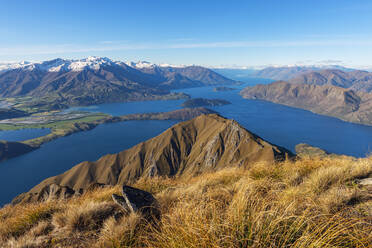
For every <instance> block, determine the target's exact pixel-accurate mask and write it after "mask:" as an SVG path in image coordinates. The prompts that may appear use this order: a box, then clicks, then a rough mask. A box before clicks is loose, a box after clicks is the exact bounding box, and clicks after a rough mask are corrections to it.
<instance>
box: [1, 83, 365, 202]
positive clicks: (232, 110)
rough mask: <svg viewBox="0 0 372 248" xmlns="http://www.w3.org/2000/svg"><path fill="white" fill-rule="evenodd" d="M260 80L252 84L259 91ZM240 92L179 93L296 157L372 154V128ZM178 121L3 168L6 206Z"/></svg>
mask: <svg viewBox="0 0 372 248" xmlns="http://www.w3.org/2000/svg"><path fill="white" fill-rule="evenodd" d="M257 82H260V83H265V82H268V81H263V80H257V81H252V82H249V85H253V84H255V83H257ZM234 87H235V88H236V90H233V91H224V92H214V91H213V87H203V88H192V89H185V90H179V91H181V92H185V93H187V94H190V95H191V96H192V97H204V98H221V99H226V100H228V101H230V102H231V103H232V104H230V105H225V106H218V107H213V109H214V110H216V111H218V112H219V113H220V114H221V115H223V116H225V117H227V118H232V119H235V120H236V121H238V122H239V123H240V124H241V125H242V126H243V127H245V128H246V129H248V130H250V131H251V132H254V133H255V134H257V135H259V136H261V137H262V138H264V139H266V140H268V141H269V142H272V143H274V144H277V145H280V146H284V147H286V148H288V149H290V150H292V151H294V147H295V145H296V144H299V143H308V144H311V145H314V146H318V147H321V148H323V149H326V150H328V151H330V152H333V153H338V154H347V155H352V156H357V157H363V156H365V155H366V154H367V153H369V151H370V148H371V149H372V127H369V126H363V125H357V124H351V123H347V122H343V121H341V120H338V119H335V118H331V117H326V116H320V115H316V114H313V113H311V112H309V111H305V110H301V109H295V108H291V107H286V106H282V105H278V104H273V103H270V102H265V101H259V100H246V99H243V98H241V97H240V96H239V94H238V93H239V91H240V89H241V88H243V87H244V86H243V85H242V86H234ZM182 102H183V100H172V101H146V102H130V103H115V104H102V105H98V106H90V107H83V108H74V109H73V110H85V111H93V112H105V113H109V114H112V115H123V114H130V113H144V112H161V111H170V110H174V109H179V108H181V106H180V105H181V104H182ZM174 123H176V122H174V121H129V122H122V123H113V124H104V125H100V126H98V127H97V128H95V129H93V130H90V131H86V132H80V133H75V134H73V135H70V136H67V137H63V138H60V139H57V140H54V141H52V142H49V143H46V144H44V145H43V146H42V147H41V148H40V149H38V150H35V151H33V152H30V153H28V154H25V155H22V156H20V157H17V158H13V159H10V160H8V161H4V162H1V163H0V205H2V204H5V203H7V202H9V201H10V200H11V199H12V198H13V197H15V196H16V195H17V194H19V193H22V192H25V191H28V190H29V189H30V188H32V187H33V186H34V185H36V184H37V183H39V182H40V181H41V180H43V179H45V178H46V177H50V176H54V175H57V174H59V173H62V172H64V171H66V170H67V169H69V168H71V167H72V166H74V165H75V164H77V163H79V162H81V161H85V160H96V159H98V158H99V157H101V156H102V155H104V154H107V153H116V152H119V151H121V150H124V149H127V148H130V147H131V146H133V145H135V144H137V143H139V142H142V141H145V140H146V139H149V138H151V137H154V136H156V135H157V134H160V133H161V132H163V131H164V130H165V129H167V128H169V127H170V126H172V125H173V124H174Z"/></svg>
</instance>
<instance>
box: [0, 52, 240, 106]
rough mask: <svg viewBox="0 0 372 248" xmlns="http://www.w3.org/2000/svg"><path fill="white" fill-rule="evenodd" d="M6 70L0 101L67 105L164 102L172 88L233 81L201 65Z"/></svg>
mask: <svg viewBox="0 0 372 248" xmlns="http://www.w3.org/2000/svg"><path fill="white" fill-rule="evenodd" d="M145 65H147V66H145ZM4 68H5V67H4ZM4 68H3V71H2V73H1V74H0V97H18V96H33V97H45V96H53V97H55V98H56V100H55V103H60V104H65V105H89V104H96V103H104V102H118V101H134V100H147V99H159V98H161V97H165V98H167V97H168V95H169V93H170V92H169V90H171V89H178V88H188V87H196V86H205V85H217V84H233V83H234V82H235V81H233V80H230V79H227V78H225V77H223V76H221V75H219V74H217V73H215V72H213V71H211V70H209V69H207V68H203V67H199V66H188V67H170V66H166V67H163V66H157V65H153V64H151V65H150V64H149V63H147V62H146V63H142V65H141V66H140V65H139V64H135V63H133V64H131V66H129V65H128V64H126V63H124V62H120V61H112V60H110V59H108V58H100V57H89V58H86V59H80V60H65V59H54V60H50V61H44V62H41V63H21V64H13V65H8V66H7V68H6V69H4ZM175 95H177V94H173V96H172V95H171V96H170V97H177V96H175ZM181 97H182V95H181Z"/></svg>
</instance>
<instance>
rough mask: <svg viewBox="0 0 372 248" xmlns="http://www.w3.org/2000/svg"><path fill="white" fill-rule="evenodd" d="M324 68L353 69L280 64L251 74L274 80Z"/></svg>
mask: <svg viewBox="0 0 372 248" xmlns="http://www.w3.org/2000/svg"><path fill="white" fill-rule="evenodd" d="M325 69H334V70H340V71H353V70H352V69H349V68H345V67H342V66H337V65H333V66H332V65H331V66H281V67H267V68H264V69H262V70H259V71H257V72H255V73H253V74H252V76H254V77H259V78H269V79H274V80H284V81H286V80H289V79H291V78H294V77H296V76H299V75H302V74H304V73H311V72H316V71H321V70H325Z"/></svg>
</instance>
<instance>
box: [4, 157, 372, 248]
mask: <svg viewBox="0 0 372 248" xmlns="http://www.w3.org/2000/svg"><path fill="white" fill-rule="evenodd" d="M244 167H245V168H243V167H241V168H237V167H234V168H225V169H222V170H220V171H217V172H206V173H202V174H201V175H198V176H196V177H179V178H157V177H155V178H148V179H142V180H140V181H137V182H136V183H134V184H131V185H132V186H133V187H135V188H139V189H142V190H145V191H147V192H150V193H151V194H152V195H153V196H154V198H155V199H156V200H157V202H158V205H159V206H158V208H159V211H160V214H161V218H160V219H159V220H157V221H156V222H155V223H152V222H148V221H146V219H143V217H141V215H140V214H139V213H131V214H129V215H128V214H126V212H125V211H123V209H122V208H121V207H120V206H118V205H117V204H116V203H115V202H114V201H113V199H112V194H121V186H115V187H111V186H107V187H104V188H96V189H94V188H92V189H91V190H89V191H88V192H86V193H84V194H83V195H82V196H79V197H74V198H71V199H69V200H60V201H48V202H41V203H39V202H37V203H29V204H18V205H15V206H11V205H8V206H6V207H4V208H2V209H0V216H1V223H0V245H1V247H4V248H8V247H12V248H13V247H38V248H51V247H70V248H74V247H76V248H78V247H92V248H95V247H97V248H98V247H117V248H119V247H123V248H124V247H159V248H160V247H161V248H174V247H179V248H181V247H216V248H219V247H221V248H222V247H232V248H239V247H294V248H303V247H325V248H334V247H345V248H346V247H355V248H366V247H369V246H370V244H371V242H372V236H371V233H372V222H371V216H372V212H371V206H372V201H371V197H370V192H371V191H370V190H371V188H370V186H368V185H367V184H366V182H367V180H368V177H371V176H372V161H371V158H363V159H355V158H347V157H345V158H344V157H337V158H328V157H327V158H317V157H308V158H302V159H297V160H294V161H291V160H287V161H284V162H277V163H273V162H266V163H265V162H261V163H255V164H250V165H249V166H244ZM368 187H369V188H368Z"/></svg>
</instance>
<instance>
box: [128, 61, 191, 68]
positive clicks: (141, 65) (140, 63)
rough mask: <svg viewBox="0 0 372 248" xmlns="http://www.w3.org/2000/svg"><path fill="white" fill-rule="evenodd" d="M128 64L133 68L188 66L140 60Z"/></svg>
mask: <svg viewBox="0 0 372 248" xmlns="http://www.w3.org/2000/svg"><path fill="white" fill-rule="evenodd" d="M125 63H126V64H127V65H129V66H131V67H133V68H139V69H142V68H153V67H173V68H184V67H187V65H173V64H153V63H151V62H148V61H138V62H133V61H129V62H125Z"/></svg>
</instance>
